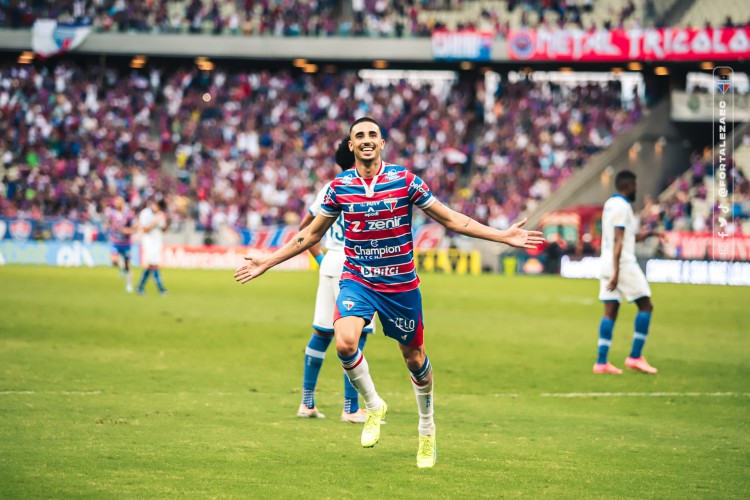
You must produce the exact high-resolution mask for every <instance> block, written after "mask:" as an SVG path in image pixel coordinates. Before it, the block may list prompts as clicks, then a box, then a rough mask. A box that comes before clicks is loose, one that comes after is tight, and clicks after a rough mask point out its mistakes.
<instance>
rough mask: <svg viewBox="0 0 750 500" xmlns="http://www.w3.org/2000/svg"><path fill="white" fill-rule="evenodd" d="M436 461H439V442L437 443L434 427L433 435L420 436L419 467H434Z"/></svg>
mask: <svg viewBox="0 0 750 500" xmlns="http://www.w3.org/2000/svg"><path fill="white" fill-rule="evenodd" d="M435 462H437V444H436V443H435V428H434V427H433V428H432V435H431V436H419V449H418V450H417V467H419V468H420V469H427V468H430V467H433V466H434V465H435Z"/></svg>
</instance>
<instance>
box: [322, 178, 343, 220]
mask: <svg viewBox="0 0 750 500" xmlns="http://www.w3.org/2000/svg"><path fill="white" fill-rule="evenodd" d="M319 213H321V214H323V215H325V216H326V217H338V216H339V214H340V213H341V205H339V202H338V201H337V200H336V188H335V181H334V182H331V184H329V185H328V189H326V190H325V195H324V196H323V201H322V203H321V204H320V212H319Z"/></svg>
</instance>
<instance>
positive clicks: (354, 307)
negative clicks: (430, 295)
mask: <svg viewBox="0 0 750 500" xmlns="http://www.w3.org/2000/svg"><path fill="white" fill-rule="evenodd" d="M339 288H340V290H341V291H340V292H339V296H338V298H337V299H336V310H335V311H334V314H333V322H334V323H336V320H337V319H339V318H345V317H347V316H357V317H359V318H362V319H364V320H365V324H367V323H369V322H370V320H372V318H373V316H374V315H375V313H378V317H379V318H380V323H381V324H382V325H383V333H384V334H385V335H386V336H387V337H391V338H392V339H396V340H398V341H399V342H400V343H401V344H403V345H407V346H410V347H419V346H421V345H422V344H424V315H423V314H422V294H421V293H420V292H419V288H415V289H414V290H411V291H409V292H399V293H382V292H376V291H374V290H371V289H369V288H367V287H366V286H365V285H362V284H361V283H358V282H356V281H353V280H341V281H340V282H339Z"/></svg>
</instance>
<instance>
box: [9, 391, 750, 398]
mask: <svg viewBox="0 0 750 500" xmlns="http://www.w3.org/2000/svg"><path fill="white" fill-rule="evenodd" d="M101 394H102V391H39V392H37V391H0V396H35V395H50V396H99V395H101ZM153 394H164V393H153ZM175 394H176V395H178V396H185V395H200V394H205V395H207V396H232V395H235V394H236V395H242V394H246V393H244V392H236V393H235V392H211V393H192V392H178V393H175ZM478 396H481V395H479V394H478ZM490 396H492V397H494V398H522V397H524V395H523V394H518V393H500V394H491V395H490ZM530 396H532V397H533V396H539V397H542V398H743V397H744V398H747V397H750V392H545V393H542V394H538V395H530Z"/></svg>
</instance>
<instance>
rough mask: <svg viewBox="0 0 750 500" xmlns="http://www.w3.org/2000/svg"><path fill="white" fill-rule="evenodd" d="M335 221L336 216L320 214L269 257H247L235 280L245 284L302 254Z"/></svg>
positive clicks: (316, 241) (317, 240) (236, 273)
mask: <svg viewBox="0 0 750 500" xmlns="http://www.w3.org/2000/svg"><path fill="white" fill-rule="evenodd" d="M335 221H336V218H335V217H326V216H325V215H320V214H319V215H318V216H317V217H315V219H313V221H312V223H310V225H309V226H307V227H306V228H305V229H303V230H302V231H300V232H299V233H297V234H296V236H295V237H294V238H293V239H292V240H291V241H290V242H289V243H287V244H286V245H284V246H283V247H281V248H279V249H278V250H276V251H275V252H274V253H272V254H271V255H269V256H268V257H267V258H261V257H250V256H247V257H245V260H246V261H247V263H246V264H245V265H243V266H240V267H238V268H237V271H236V272H235V273H234V279H235V281H237V282H239V283H241V284H245V283H247V282H248V281H250V280H252V279H255V278H257V277H258V276H260V275H261V274H263V273H265V272H266V271H268V270H269V269H271V268H272V267H274V266H276V265H278V264H281V263H282V262H284V261H287V260H289V259H291V258H292V257H294V256H295V255H299V254H301V253H302V252H304V251H305V250H307V249H308V248H310V247H312V246H313V245H315V244H316V243H318V242H319V241H320V240H321V238H323V235H324V234H325V233H326V231H328V229H329V228H330V227H331V226H332V225H333V223H334V222H335Z"/></svg>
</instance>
